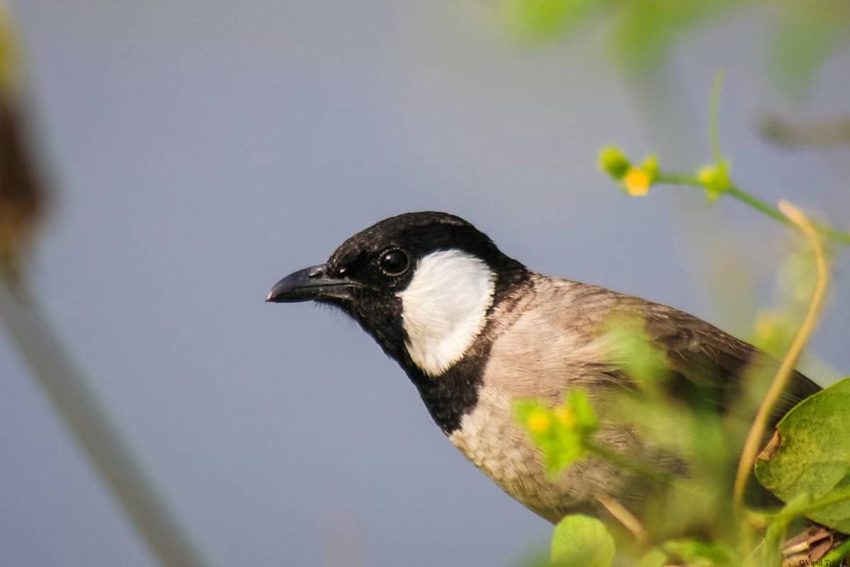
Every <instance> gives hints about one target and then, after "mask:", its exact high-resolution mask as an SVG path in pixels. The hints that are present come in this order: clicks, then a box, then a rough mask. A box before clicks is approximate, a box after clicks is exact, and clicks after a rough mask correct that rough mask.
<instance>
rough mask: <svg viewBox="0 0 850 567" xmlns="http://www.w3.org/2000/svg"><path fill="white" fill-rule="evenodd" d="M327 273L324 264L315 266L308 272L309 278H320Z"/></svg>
mask: <svg viewBox="0 0 850 567" xmlns="http://www.w3.org/2000/svg"><path fill="white" fill-rule="evenodd" d="M323 275H325V267H324V266H313V268H312V269H311V270H310V271H309V272H307V277H308V278H320V277H322V276H323Z"/></svg>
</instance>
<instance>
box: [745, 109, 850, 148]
mask: <svg viewBox="0 0 850 567" xmlns="http://www.w3.org/2000/svg"><path fill="white" fill-rule="evenodd" d="M759 131H760V132H761V135H762V136H764V137H765V138H766V139H767V140H769V141H771V142H773V143H774V144H776V145H779V146H786V147H792V148H804V147H830V146H841V145H846V144H850V117H844V118H834V119H832V120H820V121H816V122H814V121H813V122H792V121H790V120H787V119H785V118H783V117H781V116H778V115H776V114H767V115H765V116H764V117H763V118H762V119H761V121H760V122H759Z"/></svg>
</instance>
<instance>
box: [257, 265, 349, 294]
mask: <svg viewBox="0 0 850 567" xmlns="http://www.w3.org/2000/svg"><path fill="white" fill-rule="evenodd" d="M353 287H357V283H356V282H354V281H352V280H348V279H342V278H331V277H329V276H328V275H327V269H326V266H325V264H320V265H318V266H310V267H309V268H304V269H303V270H298V271H297V272H292V273H291V274H289V275H288V276H286V277H285V278H283V279H282V280H280V281H279V282H277V283H276V284H275V285H274V287H273V288H272V289H271V291H270V292H269V294H268V295H267V296H266V301H267V302H271V303H295V302H298V301H315V300H320V299H342V298H346V297H349V295H348V292H349V291H350V290H351V288H353Z"/></svg>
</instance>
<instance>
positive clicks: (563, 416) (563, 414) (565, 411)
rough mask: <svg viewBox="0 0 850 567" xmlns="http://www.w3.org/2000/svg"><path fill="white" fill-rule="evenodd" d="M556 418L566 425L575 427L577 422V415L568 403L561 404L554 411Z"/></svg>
mask: <svg viewBox="0 0 850 567" xmlns="http://www.w3.org/2000/svg"><path fill="white" fill-rule="evenodd" d="M553 413H554V414H555V419H557V420H558V423H560V424H561V425H563V426H564V427H573V426H574V425H575V424H576V416H575V414H574V413H573V410H572V408H570V407H569V406H567V405H560V406H558V407H556V408H555V409H554V411H553Z"/></svg>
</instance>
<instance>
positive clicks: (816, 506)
mask: <svg viewBox="0 0 850 567" xmlns="http://www.w3.org/2000/svg"><path fill="white" fill-rule="evenodd" d="M848 500H850V488H844V489H839V490H835V491H833V492H830V493H829V494H827V495H826V496H824V497H823V498H821V499H820V500H815V501H814V502H812V503H810V504H806V505H805V506H802V507H795V508H793V509H791V510H786V509H783V510H780V511H779V512H777V513H776V514H775V515H773V518H774V519H780V518H784V519H786V520H788V521H790V520H793V519H794V518H798V517H800V516H806V515H808V514H811V513H812V512H817V511H818V510H820V509H821V508H826V507H827V506H832V505H834V504H841V503H842V502H847V501H848Z"/></svg>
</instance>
